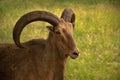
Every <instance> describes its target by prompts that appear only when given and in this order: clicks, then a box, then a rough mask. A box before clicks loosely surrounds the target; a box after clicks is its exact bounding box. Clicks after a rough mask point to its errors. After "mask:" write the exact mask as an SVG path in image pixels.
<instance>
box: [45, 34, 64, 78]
mask: <svg viewBox="0 0 120 80" xmlns="http://www.w3.org/2000/svg"><path fill="white" fill-rule="evenodd" d="M46 47H47V48H48V51H52V52H51V53H52V54H51V53H50V54H49V55H50V56H51V58H50V60H49V61H51V64H50V65H49V68H51V69H50V70H51V71H49V72H50V73H49V77H51V76H52V80H64V68H65V63H66V57H65V56H64V55H63V54H64V53H63V52H62V50H61V49H60V48H59V45H58V44H57V41H56V40H55V36H54V34H52V33H50V34H49V37H48V39H47V46H46ZM48 53H49V52H48Z"/></svg>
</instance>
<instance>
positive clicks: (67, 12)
mask: <svg viewBox="0 0 120 80" xmlns="http://www.w3.org/2000/svg"><path fill="white" fill-rule="evenodd" d="M61 18H63V19H64V20H65V21H66V22H71V23H72V25H73V27H74V26H75V14H74V12H73V10H72V9H71V8H65V9H64V11H63V12H62V16H61Z"/></svg>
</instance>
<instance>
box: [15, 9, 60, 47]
mask: <svg viewBox="0 0 120 80" xmlns="http://www.w3.org/2000/svg"><path fill="white" fill-rule="evenodd" d="M34 21H45V22H48V23H50V24H51V25H52V26H53V27H55V26H57V25H58V23H59V22H60V19H59V18H58V17H57V16H55V15H54V14H52V13H50V12H46V11H33V12H30V13H27V14H25V15H23V16H22V17H21V18H20V19H19V20H18V21H17V23H16V24H15V27H14V29H13V40H14V42H15V44H16V45H17V46H18V47H20V48H24V46H23V45H21V43H20V34H21V32H22V30H23V28H24V27H25V26H26V25H27V24H29V23H31V22H34Z"/></svg>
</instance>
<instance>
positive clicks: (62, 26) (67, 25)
mask: <svg viewBox="0 0 120 80" xmlns="http://www.w3.org/2000/svg"><path fill="white" fill-rule="evenodd" d="M57 28H58V29H65V30H66V31H67V30H68V31H71V30H73V26H72V24H71V23H69V22H65V21H61V22H60V23H59V24H58V26H57Z"/></svg>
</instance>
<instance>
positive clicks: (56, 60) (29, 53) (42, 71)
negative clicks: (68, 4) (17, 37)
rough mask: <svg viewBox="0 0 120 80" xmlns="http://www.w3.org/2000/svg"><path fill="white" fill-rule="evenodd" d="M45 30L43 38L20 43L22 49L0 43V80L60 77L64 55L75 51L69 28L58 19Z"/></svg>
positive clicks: (71, 28)
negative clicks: (53, 25) (58, 21)
mask: <svg viewBox="0 0 120 80" xmlns="http://www.w3.org/2000/svg"><path fill="white" fill-rule="evenodd" d="M49 30H50V32H49V36H48V38H47V39H46V40H43V39H40V40H39V39H38V40H31V41H28V42H26V43H23V44H24V45H25V46H26V48H18V47H16V46H15V45H14V44H1V45H0V80H64V69H65V63H66V59H67V56H68V55H69V56H71V55H72V53H73V52H75V51H78V50H77V48H76V45H75V43H74V40H73V37H72V33H73V27H72V24H71V23H68V22H64V21H63V20H62V21H61V22H60V23H59V25H58V26H57V27H55V29H53V28H52V27H49ZM71 57H72V56H71Z"/></svg>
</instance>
